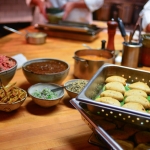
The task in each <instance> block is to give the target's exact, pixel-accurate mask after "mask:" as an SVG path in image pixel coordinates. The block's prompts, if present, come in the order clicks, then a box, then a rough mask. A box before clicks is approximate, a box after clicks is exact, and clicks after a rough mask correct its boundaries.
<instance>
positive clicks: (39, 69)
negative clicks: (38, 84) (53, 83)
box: [25, 60, 68, 74]
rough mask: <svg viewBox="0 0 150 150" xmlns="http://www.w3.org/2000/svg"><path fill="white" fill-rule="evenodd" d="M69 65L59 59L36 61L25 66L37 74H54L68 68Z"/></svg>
mask: <svg viewBox="0 0 150 150" xmlns="http://www.w3.org/2000/svg"><path fill="white" fill-rule="evenodd" d="M67 68H68V65H67V64H65V63H64V62H60V61H57V60H50V61H45V62H35V63H31V64H28V65H26V66H25V69H26V70H28V71H30V72H33V73H37V74H52V73H58V72H62V71H64V70H66V69H67Z"/></svg>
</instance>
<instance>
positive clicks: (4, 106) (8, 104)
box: [0, 87, 27, 112]
mask: <svg viewBox="0 0 150 150" xmlns="http://www.w3.org/2000/svg"><path fill="white" fill-rule="evenodd" d="M16 89H17V90H19V91H20V92H16V93H17V95H16V96H15V98H16V97H18V100H16V101H15V102H13V101H12V98H10V99H8V100H7V101H6V99H5V102H3V98H4V97H3V98H1V99H0V110H1V111H5V112H11V111H13V110H16V109H18V108H19V107H20V106H21V105H22V104H23V102H24V101H25V99H26V97H27V92H26V91H25V90H23V89H21V88H18V87H17V88H15V91H16ZM0 90H2V88H1V89H0ZM10 91H11V90H10ZM10 91H9V93H8V94H10ZM1 94H2V91H1ZM18 94H19V95H18ZM15 98H14V99H15Z"/></svg>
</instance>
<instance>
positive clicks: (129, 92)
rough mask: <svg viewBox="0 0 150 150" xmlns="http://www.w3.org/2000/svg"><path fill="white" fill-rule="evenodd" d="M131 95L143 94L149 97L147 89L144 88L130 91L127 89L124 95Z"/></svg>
mask: <svg viewBox="0 0 150 150" xmlns="http://www.w3.org/2000/svg"><path fill="white" fill-rule="evenodd" d="M130 95H141V96H143V97H145V98H147V93H146V92H145V91H142V90H138V89H131V90H129V91H125V93H124V96H125V97H127V96H130Z"/></svg>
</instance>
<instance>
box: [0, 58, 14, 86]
mask: <svg viewBox="0 0 150 150" xmlns="http://www.w3.org/2000/svg"><path fill="white" fill-rule="evenodd" d="M16 70H17V61H16V60H15V59H13V58H11V57H8V56H4V55H0V79H1V81H2V83H3V85H7V84H8V83H9V82H10V81H11V80H12V78H13V77H14V75H15V73H16Z"/></svg>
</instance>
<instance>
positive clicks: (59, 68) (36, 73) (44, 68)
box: [22, 58, 70, 84]
mask: <svg viewBox="0 0 150 150" xmlns="http://www.w3.org/2000/svg"><path fill="white" fill-rule="evenodd" d="M69 69H70V66H69V64H68V63H67V62H65V61H63V60H59V59H54V58H40V59H32V60H28V61H27V62H25V63H24V64H23V66H22V71H23V73H24V75H25V77H26V79H27V81H28V82H29V83H31V84H36V83H55V84H61V83H62V81H63V80H64V79H65V78H66V77H67V75H68V73H69Z"/></svg>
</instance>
